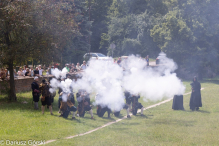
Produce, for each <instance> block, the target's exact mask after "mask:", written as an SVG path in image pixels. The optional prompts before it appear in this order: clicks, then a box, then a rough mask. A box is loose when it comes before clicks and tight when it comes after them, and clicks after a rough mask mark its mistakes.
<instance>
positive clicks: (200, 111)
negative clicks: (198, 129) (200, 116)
mask: <svg viewBox="0 0 219 146" xmlns="http://www.w3.org/2000/svg"><path fill="white" fill-rule="evenodd" d="M184 112H188V113H192V112H199V113H205V114H210V113H211V112H209V111H204V110H198V111H196V110H195V111H192V110H184Z"/></svg>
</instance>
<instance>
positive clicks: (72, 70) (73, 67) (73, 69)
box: [70, 64, 77, 73]
mask: <svg viewBox="0 0 219 146" xmlns="http://www.w3.org/2000/svg"><path fill="white" fill-rule="evenodd" d="M75 71H77V69H76V68H75V65H74V64H73V65H72V66H71V70H70V73H73V72H75Z"/></svg>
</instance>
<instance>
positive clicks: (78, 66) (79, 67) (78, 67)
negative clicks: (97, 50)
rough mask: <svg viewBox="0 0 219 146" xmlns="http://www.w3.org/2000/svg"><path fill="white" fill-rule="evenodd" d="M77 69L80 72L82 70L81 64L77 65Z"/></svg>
mask: <svg viewBox="0 0 219 146" xmlns="http://www.w3.org/2000/svg"><path fill="white" fill-rule="evenodd" d="M76 69H77V71H80V70H81V66H80V63H77V65H76Z"/></svg>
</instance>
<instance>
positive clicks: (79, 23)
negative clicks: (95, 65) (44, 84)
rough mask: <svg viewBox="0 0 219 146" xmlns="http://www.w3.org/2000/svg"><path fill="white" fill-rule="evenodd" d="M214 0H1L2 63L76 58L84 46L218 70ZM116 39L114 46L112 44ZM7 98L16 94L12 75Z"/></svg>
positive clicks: (218, 15) (202, 73) (191, 68)
mask: <svg viewBox="0 0 219 146" xmlns="http://www.w3.org/2000/svg"><path fill="white" fill-rule="evenodd" d="M218 6H219V1H217V0H62V1H61V0H2V1H0V63H1V65H7V66H8V68H9V70H10V73H11V75H10V76H13V67H14V66H16V65H18V64H22V63H25V62H27V61H28V60H31V59H32V60H37V61H39V62H40V63H42V64H49V63H51V62H60V63H62V64H64V63H66V62H74V63H76V62H78V61H82V60H83V55H84V54H85V53H88V52H101V53H104V54H107V55H108V56H111V55H112V53H113V54H114V56H116V57H117V56H122V55H130V54H139V55H141V56H142V57H145V56H146V55H150V56H151V57H152V58H156V57H157V55H158V54H159V52H161V51H163V52H165V53H166V54H167V56H168V57H170V58H173V59H174V61H175V62H177V64H178V66H179V68H184V69H185V70H188V71H190V72H193V73H197V74H199V76H200V77H201V76H205V75H206V74H207V72H209V71H211V72H214V73H215V74H217V73H218V71H219V67H218V66H217V65H216V64H217V62H218V54H219V53H218V51H219V48H218V45H219V44H218V37H219V35H218V34H219V33H218V31H219V25H218V24H219V23H218V21H219V19H218V18H219V12H218V11H217V8H218ZM112 43H113V44H115V45H116V48H115V50H112V49H111V48H110V44H112ZM10 89H11V92H10V93H11V95H10V99H12V100H15V99H16V95H15V91H14V90H15V88H14V79H13V78H11V79H10Z"/></svg>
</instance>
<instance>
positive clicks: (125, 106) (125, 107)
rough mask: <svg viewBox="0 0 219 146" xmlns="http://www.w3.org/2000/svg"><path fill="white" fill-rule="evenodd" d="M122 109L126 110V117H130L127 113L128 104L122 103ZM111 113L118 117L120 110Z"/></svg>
mask: <svg viewBox="0 0 219 146" xmlns="http://www.w3.org/2000/svg"><path fill="white" fill-rule="evenodd" d="M123 109H125V110H126V112H127V118H131V116H130V115H129V106H128V105H127V104H124V106H123ZM113 114H114V116H116V117H119V115H120V111H114V113H113Z"/></svg>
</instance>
